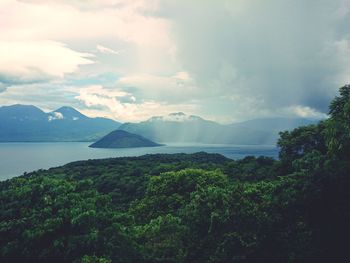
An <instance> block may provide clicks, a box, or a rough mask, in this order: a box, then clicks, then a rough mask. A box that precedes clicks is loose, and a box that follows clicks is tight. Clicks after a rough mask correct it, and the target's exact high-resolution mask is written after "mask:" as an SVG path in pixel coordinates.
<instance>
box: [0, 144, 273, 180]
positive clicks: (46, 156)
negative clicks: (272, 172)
mask: <svg viewBox="0 0 350 263" xmlns="http://www.w3.org/2000/svg"><path fill="white" fill-rule="evenodd" d="M89 144H90V143H85V142H64V143H61V142H60V143H0V180H4V179H7V178H11V177H14V176H18V175H21V174H23V173H24V172H31V171H35V170H38V169H48V168H50V167H55V166H60V165H63V164H66V163H69V162H73V161H78V160H87V159H100V158H110V157H123V156H140V155H144V154H152V153H194V152H200V151H204V152H208V153H219V154H222V155H224V156H226V157H228V158H232V159H239V158H243V157H245V156H248V155H254V156H260V155H264V156H270V157H275V158H276V157H277V154H278V151H277V148H276V147H275V146H271V145H263V146H262V145H259V146H251V145H249V146H247V145H203V144H187V145H184V144H182V145H178V144H176V145H175V144H170V145H167V146H162V147H149V148H128V149H95V148H89V147H88V146H89Z"/></svg>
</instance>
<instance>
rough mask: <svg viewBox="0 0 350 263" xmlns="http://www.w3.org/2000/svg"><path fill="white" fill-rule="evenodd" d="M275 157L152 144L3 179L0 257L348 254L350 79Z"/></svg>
mask: <svg viewBox="0 0 350 263" xmlns="http://www.w3.org/2000/svg"><path fill="white" fill-rule="evenodd" d="M278 146H279V148H280V154H279V159H278V160H274V159H271V158H267V157H258V158H255V157H246V158H244V159H241V160H231V159H227V158H225V157H223V156H221V155H218V154H207V153H204V152H201V153H195V154H173V155H166V154H161V155H160V154H159V155H145V156H141V157H127V158H113V159H103V160H88V161H79V162H74V163H70V164H67V165H64V166H62V167H57V168H51V169H49V170H39V171H36V172H33V173H29V174H24V175H22V176H20V177H17V178H13V179H10V180H7V181H3V182H0V262H51V263H52V262H84V263H86V262H101V263H102V262H140V263H143V262H145V263H146V262H147V263H148V262H149V263H150V262H164V263H165V262H166V263H170V262H174V263H175V262H178V263H181V262H188V263H196V262H198V263H199V262H201V263H203V262H208V263H209V262H211V263H214V262H215V263H220V262H222V263H224V262H244V263H245V262H276V263H277V262H279V263H280V262H350V261H349V260H350V256H349V242H348V237H349V234H350V224H349V222H350V204H349V201H350V86H344V87H342V88H341V89H340V96H338V97H336V98H335V99H334V100H333V101H332V103H331V105H330V111H329V118H328V119H327V120H325V121H322V122H320V123H318V124H316V125H309V126H303V127H299V128H297V129H295V130H293V131H290V132H281V133H280V139H279V141H278Z"/></svg>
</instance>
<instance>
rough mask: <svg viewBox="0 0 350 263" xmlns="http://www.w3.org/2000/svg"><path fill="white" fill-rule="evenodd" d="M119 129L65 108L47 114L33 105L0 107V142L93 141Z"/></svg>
mask: <svg viewBox="0 0 350 263" xmlns="http://www.w3.org/2000/svg"><path fill="white" fill-rule="evenodd" d="M119 126H120V123H119V122H116V121H114V120H110V119H106V118H89V117H87V116H85V115H84V114H82V113H80V112H79V111H77V110H76V109H74V108H72V107H67V106H65V107H61V108H59V109H57V110H55V111H52V112H48V113H45V112H44V111H42V110H41V109H39V108H37V107H35V106H33V105H21V104H16V105H11V106H3V107H0V142H50V141H53V142H56V141H95V140H97V139H99V138H101V137H102V136H104V135H106V134H107V133H109V132H111V131H113V130H115V129H117V128H118V127H119Z"/></svg>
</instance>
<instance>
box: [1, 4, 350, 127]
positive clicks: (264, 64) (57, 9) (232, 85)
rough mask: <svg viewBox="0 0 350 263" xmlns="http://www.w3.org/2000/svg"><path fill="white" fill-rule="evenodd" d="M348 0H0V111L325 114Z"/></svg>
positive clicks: (118, 115) (346, 28)
mask: <svg viewBox="0 0 350 263" xmlns="http://www.w3.org/2000/svg"><path fill="white" fill-rule="evenodd" d="M349 83H350V0H308V1H305V0H250V1H246V0H191V1H188V0H0V105H1V106H2V105H12V104H17V103H19V104H31V105H35V106H38V107H39V108H42V109H43V110H45V111H51V110H55V109H57V108H59V107H61V106H72V107H74V108H76V109H78V110H79V111H81V112H82V113H84V114H86V115H88V116H91V117H95V116H102V117H108V118H112V119H115V120H118V121H123V122H137V121H142V120H146V119H148V118H150V117H152V116H159V115H167V114H169V113H171V112H179V111H181V112H185V113H187V114H193V115H199V116H202V117H204V118H207V119H211V120H215V121H218V122H220V123H231V122H237V121H243V120H248V119H254V118H266V117H276V116H279V117H306V118H324V117H326V116H327V112H328V105H329V102H330V101H331V99H332V98H333V97H334V96H335V95H336V94H337V91H338V89H339V88H340V87H341V86H343V85H345V84H349Z"/></svg>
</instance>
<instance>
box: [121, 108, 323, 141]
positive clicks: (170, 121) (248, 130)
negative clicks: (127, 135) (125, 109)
mask: <svg viewBox="0 0 350 263" xmlns="http://www.w3.org/2000/svg"><path fill="white" fill-rule="evenodd" d="M317 121H318V120H311V119H305V118H265V119H255V120H249V121H245V122H240V123H233V124H228V125H223V124H219V123H216V122H213V121H208V120H205V119H203V118H201V117H199V116H194V115H186V114H184V113H182V112H178V113H171V114H169V115H167V116H157V117H152V118H150V119H148V120H147V121H143V122H139V123H125V124H122V125H121V126H120V127H119V129H121V130H125V131H128V132H131V133H135V134H139V135H142V136H144V137H146V138H148V139H150V140H153V141H156V142H160V143H208V144H255V145H257V144H275V143H276V141H277V138H278V133H279V132H280V131H283V130H291V129H294V128H296V127H298V126H303V125H308V124H313V123H316V122H317Z"/></svg>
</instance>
